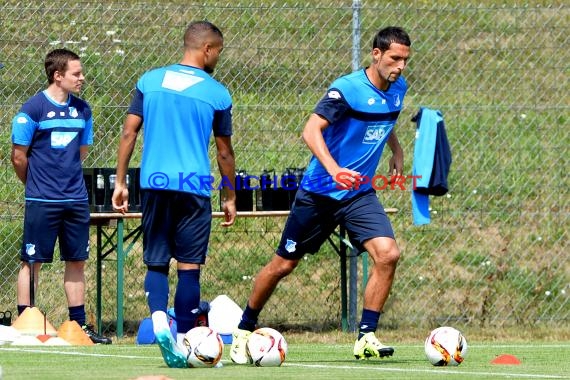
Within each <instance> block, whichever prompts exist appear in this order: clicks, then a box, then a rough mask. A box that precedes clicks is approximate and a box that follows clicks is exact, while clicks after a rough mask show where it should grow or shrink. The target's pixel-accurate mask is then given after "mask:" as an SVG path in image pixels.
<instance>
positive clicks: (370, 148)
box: [230, 27, 411, 364]
mask: <svg viewBox="0 0 570 380" xmlns="http://www.w3.org/2000/svg"><path fill="white" fill-rule="evenodd" d="M410 46H411V42H410V38H409V36H408V34H407V33H406V32H405V31H404V30H402V29H401V28H398V27H388V28H385V29H382V30H380V31H379V32H378V34H377V35H376V37H375V38H374V42H373V45H372V64H371V65H370V66H368V67H367V68H365V69H363V70H359V71H356V72H354V73H352V74H348V75H345V76H343V77H340V78H339V79H337V80H336V81H334V82H333V83H332V85H331V86H330V87H329V89H328V90H327V93H326V94H325V96H324V97H323V98H322V99H321V100H320V102H319V103H318V104H317V106H316V108H315V111H314V113H313V114H312V115H311V116H310V118H309V120H308V121H307V124H306V125H305V128H304V130H303V135H302V136H303V139H304V141H305V143H306V144H307V146H308V147H309V149H310V150H311V152H312V153H313V157H312V158H311V161H310V163H309V166H308V167H307V170H306V172H305V177H304V179H303V181H302V184H301V189H300V190H299V191H298V192H297V195H296V198H295V202H294V204H293V207H292V209H291V213H290V215H289V218H288V220H287V223H286V225H285V229H284V231H283V235H282V237H281V242H280V243H279V246H278V247H277V250H276V255H275V256H274V257H273V259H272V260H271V261H270V262H269V263H268V264H267V265H266V266H265V267H264V268H263V269H261V271H260V272H259V273H258V274H257V276H255V284H254V287H253V291H252V293H251V295H250V297H249V300H248V303H247V305H246V307H245V309H244V312H243V315H242V318H241V321H240V323H239V325H238V328H237V329H236V330H235V331H234V334H233V342H232V348H231V351H230V357H231V359H232V361H234V362H235V363H239V364H245V363H248V362H249V359H248V357H247V354H246V347H245V344H246V342H247V338H248V336H249V334H250V333H251V331H253V330H254V329H255V327H256V324H257V320H258V316H259V313H260V312H261V310H262V308H263V306H264V305H265V304H266V302H267V300H268V299H269V297H270V296H271V294H272V293H273V291H274V289H275V288H276V286H277V284H278V283H279V281H280V280H281V279H282V278H284V277H285V276H287V275H288V274H289V273H291V272H292V271H293V269H295V267H296V266H297V264H298V263H299V260H300V259H301V258H302V257H303V256H304V255H305V254H307V253H310V254H312V253H315V252H317V251H318V250H319V248H320V246H321V245H322V244H323V242H324V241H325V240H326V239H327V237H328V236H329V235H330V234H331V233H332V232H333V231H334V229H335V228H336V227H337V226H338V225H339V224H340V225H342V226H343V227H344V228H346V230H347V232H348V236H349V238H350V241H351V243H352V245H353V246H354V247H356V248H357V249H359V251H360V252H362V251H364V250H366V251H367V252H368V253H369V255H370V257H371V258H372V260H373V263H374V265H373V267H372V271H371V274H370V277H369V280H368V283H367V285H366V289H365V291H364V303H363V311H362V318H361V321H360V326H359V335H358V338H357V340H356V343H355V345H354V356H355V357H356V358H357V359H364V358H369V357H385V356H391V355H392V354H393V352H394V349H393V348H392V347H389V346H385V345H383V344H382V343H380V342H379V341H378V339H377V338H376V336H375V331H376V328H377V326H378V320H379V318H380V314H381V313H382V310H383V307H384V304H385V302H386V299H387V298H388V295H389V292H390V288H391V286H392V281H393V279H394V273H395V271H396V264H397V263H398V259H399V257H400V251H399V249H398V246H397V244H396V241H395V239H394V233H393V231H392V226H391V224H390V221H389V220H388V218H387V216H386V213H385V212H384V208H383V207H382V205H381V204H380V202H379V201H378V198H377V197H376V193H375V191H374V188H373V186H372V184H370V183H366V181H365V180H363V178H368V179H370V178H372V177H374V173H375V171H376V167H377V166H378V162H379V160H380V157H381V155H382V150H383V148H384V145H385V143H388V146H389V147H390V149H391V150H392V153H393V157H392V158H391V159H390V174H395V175H401V174H402V169H403V162H404V154H403V151H402V148H401V147H400V143H399V142H398V138H397V137H396V134H395V133H394V131H393V128H394V124H395V123H396V120H397V118H398V115H399V113H400V110H401V109H402V106H403V100H404V95H405V94H406V90H407V84H406V81H405V80H404V78H403V77H402V76H401V74H402V71H403V70H404V68H405V67H406V63H407V60H408V57H409V55H410ZM327 183H332V184H333V186H328V185H327Z"/></svg>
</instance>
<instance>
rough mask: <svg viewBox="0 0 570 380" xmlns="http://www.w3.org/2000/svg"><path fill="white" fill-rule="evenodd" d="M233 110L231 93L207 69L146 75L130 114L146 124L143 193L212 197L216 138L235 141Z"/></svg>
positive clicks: (175, 69)
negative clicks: (213, 142)
mask: <svg viewBox="0 0 570 380" xmlns="http://www.w3.org/2000/svg"><path fill="white" fill-rule="evenodd" d="M231 109H232V99H231V97H230V94H229V92H228V90H227V89H226V88H225V87H224V86H223V85H222V84H220V83H219V82H218V81H216V80H215V79H213V78H212V77H211V76H210V75H209V74H208V73H206V72H205V71H204V70H202V69H199V68H196V67H191V66H185V65H180V64H175V65H171V66H166V67H161V68H157V69H154V70H151V71H149V72H147V73H145V74H144V75H143V76H142V77H141V78H140V79H139V81H138V82H137V86H136V91H135V94H134V97H133V100H132V102H131V106H130V107H129V111H128V112H129V113H131V114H135V115H138V116H140V117H142V118H143V123H144V128H143V130H144V134H143V136H144V142H143V153H142V162H141V177H140V185H141V188H143V189H159V190H173V191H182V192H188V193H193V194H197V195H201V196H206V197H209V196H210V194H211V188H212V186H214V183H213V179H212V178H211V170H210V159H209V156H208V146H209V140H210V136H211V134H212V130H213V132H214V135H215V136H231V134H232V117H231Z"/></svg>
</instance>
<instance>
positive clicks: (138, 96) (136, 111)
mask: <svg viewBox="0 0 570 380" xmlns="http://www.w3.org/2000/svg"><path fill="white" fill-rule="evenodd" d="M127 113H131V114H133V115H137V116H140V117H141V118H142V117H143V93H142V92H141V90H139V89H138V87H137V88H136V89H135V93H134V94H133V98H132V100H131V105H130V106H129V110H128V111H127Z"/></svg>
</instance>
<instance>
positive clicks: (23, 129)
mask: <svg viewBox="0 0 570 380" xmlns="http://www.w3.org/2000/svg"><path fill="white" fill-rule="evenodd" d="M37 110H38V107H34V106H33V104H31V102H26V103H24V105H23V106H22V108H21V109H20V111H19V112H18V114H16V116H14V119H13V120H12V143H13V144H17V145H23V146H29V145H30V144H31V143H32V139H33V138H34V133H35V132H36V129H38V127H39V122H38V120H39V117H38V115H36V114H37V113H38V111H37Z"/></svg>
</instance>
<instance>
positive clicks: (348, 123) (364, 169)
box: [301, 69, 407, 199]
mask: <svg viewBox="0 0 570 380" xmlns="http://www.w3.org/2000/svg"><path fill="white" fill-rule="evenodd" d="M406 90H407V84H406V81H405V79H404V78H403V77H401V76H400V77H399V78H398V79H397V80H396V82H394V83H392V84H391V85H390V87H389V88H388V90H387V91H381V90H379V89H377V88H376V87H374V85H373V84H372V83H371V82H370V80H369V79H368V77H367V76H366V73H365V70H364V69H363V70H359V71H355V72H353V73H351V74H348V75H345V76H343V77H340V78H338V79H337V80H335V81H334V82H333V83H332V84H331V86H330V87H329V89H328V90H327V93H326V95H325V96H324V97H323V98H322V99H321V100H320V102H319V103H318V104H317V106H316V108H315V111H314V113H316V114H318V115H320V116H322V117H323V118H325V119H326V120H327V121H328V122H329V124H330V125H329V127H328V128H326V129H325V130H324V131H323V138H324V140H325V143H326V145H327V147H328V149H329V151H330V153H331V155H332V157H333V158H334V159H335V160H336V162H337V163H338V165H339V166H340V167H341V168H348V169H351V170H355V171H357V172H359V173H360V174H361V175H362V176H367V177H368V178H369V179H370V180H372V178H373V177H374V175H375V172H376V168H377V167H378V162H379V161H380V157H381V156H382V151H383V150H384V145H385V144H386V141H387V140H388V136H389V135H390V133H391V132H392V129H393V128H394V125H395V124H396V120H397V119H398V115H399V114H400V111H401V109H402V107H403V101H404V95H405V94H406ZM301 186H302V188H304V189H305V190H307V191H311V192H313V193H317V194H322V195H326V196H329V197H332V198H335V199H347V198H351V197H353V196H355V195H356V194H357V193H359V192H362V191H367V190H369V189H370V188H371V187H372V184H371V183H367V184H364V183H363V184H361V185H360V187H359V188H358V189H357V190H342V189H339V188H337V185H336V183H334V182H333V180H332V178H331V176H330V175H329V174H328V173H327V171H326V170H325V168H324V167H323V166H322V165H321V163H320V162H319V160H318V159H317V158H316V157H315V156H313V157H312V158H311V161H310V162H309V165H308V167H307V169H306V171H305V175H304V178H303V181H302V183H301Z"/></svg>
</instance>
